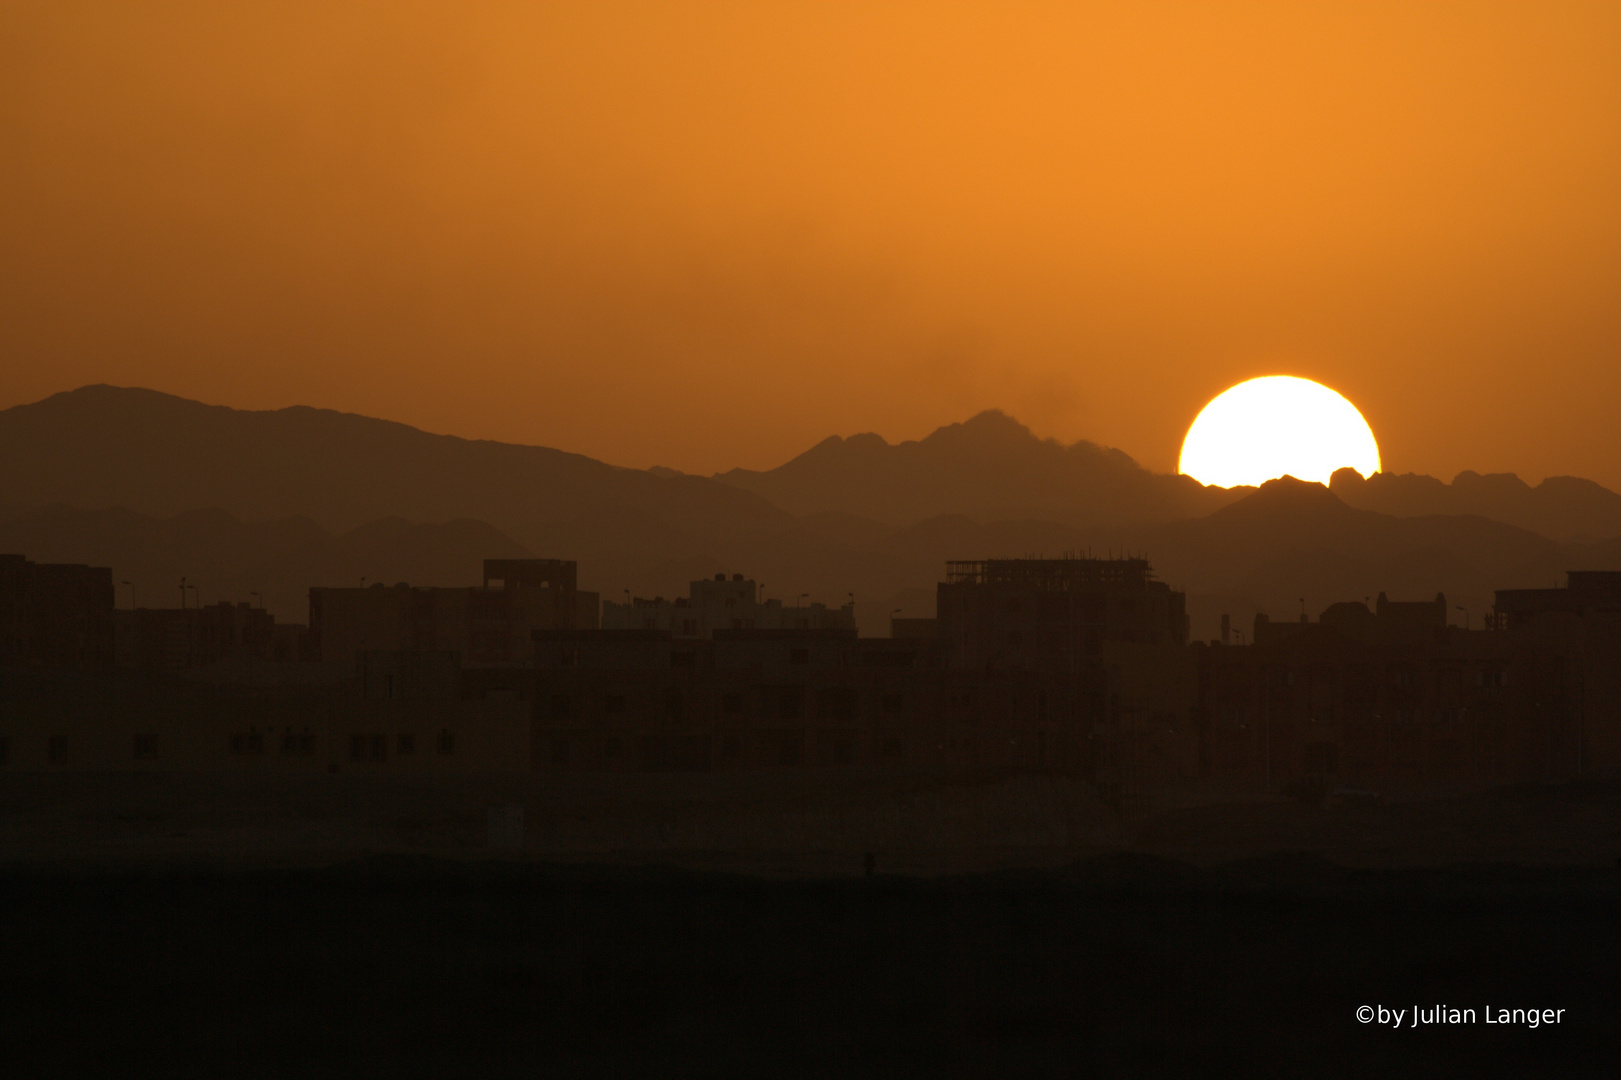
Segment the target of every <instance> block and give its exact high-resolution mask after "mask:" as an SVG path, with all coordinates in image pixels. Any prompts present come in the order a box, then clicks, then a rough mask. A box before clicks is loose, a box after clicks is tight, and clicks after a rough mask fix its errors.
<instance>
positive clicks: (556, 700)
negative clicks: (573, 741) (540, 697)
mask: <svg viewBox="0 0 1621 1080" xmlns="http://www.w3.org/2000/svg"><path fill="white" fill-rule="evenodd" d="M568 714H569V700H568V695H567V694H553V695H552V719H553V720H567V719H568Z"/></svg>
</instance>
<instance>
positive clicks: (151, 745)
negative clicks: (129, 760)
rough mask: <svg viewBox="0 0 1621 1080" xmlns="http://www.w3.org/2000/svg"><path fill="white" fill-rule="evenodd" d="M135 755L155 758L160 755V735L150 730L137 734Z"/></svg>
mask: <svg viewBox="0 0 1621 1080" xmlns="http://www.w3.org/2000/svg"><path fill="white" fill-rule="evenodd" d="M135 756H136V757H138V758H155V757H157V756H158V737H157V736H156V735H153V734H151V733H150V732H140V733H138V734H137V735H136V736H135Z"/></svg>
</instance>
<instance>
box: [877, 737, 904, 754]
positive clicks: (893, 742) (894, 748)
mask: <svg viewBox="0 0 1621 1080" xmlns="http://www.w3.org/2000/svg"><path fill="white" fill-rule="evenodd" d="M881 753H882V754H883V755H884V756H885V757H886V758H898V757H900V756H901V741H900V740H899V739H895V738H890V739H885V740H884V742H883V746H882V747H881Z"/></svg>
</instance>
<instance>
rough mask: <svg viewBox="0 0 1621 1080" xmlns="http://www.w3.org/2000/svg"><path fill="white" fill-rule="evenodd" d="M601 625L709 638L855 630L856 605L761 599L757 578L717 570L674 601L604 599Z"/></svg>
mask: <svg viewBox="0 0 1621 1080" xmlns="http://www.w3.org/2000/svg"><path fill="white" fill-rule="evenodd" d="M602 626H603V629H606V630H661V631H664V632H666V633H668V634H670V635H671V636H672V637H677V638H707V637H709V636H711V635H712V634H714V633H715V632H716V631H717V630H854V629H855V605H854V604H845V605H844V606H843V607H839V608H829V607H828V606H827V605H826V604H820V603H816V604H803V605H800V604H795V605H793V606H785V605H784V604H783V603H782V601H780V600H767V601H764V602H763V603H762V602H761V601H760V600H759V597H758V586H757V585H756V584H755V582H754V581H753V579H751V578H745V577H744V576H743V575H742V574H733V575H732V576H731V578H729V579H728V578H727V576H726V575H725V574H716V575H715V576H714V578H713V579H708V578H706V579H704V580H701V581H694V582H691V583H690V584H689V585H688V589H687V595H686V596H683V597H677V598H675V599H674V600H666V599H664V597H662V596H659V597H654V598H653V599H651V600H644V599H642V598H641V597H639V596H638V597H633V598H632V599H631V600H630V601H629V602H628V603H623V604H620V603H614V602H613V601H605V602H604V603H603V605H602Z"/></svg>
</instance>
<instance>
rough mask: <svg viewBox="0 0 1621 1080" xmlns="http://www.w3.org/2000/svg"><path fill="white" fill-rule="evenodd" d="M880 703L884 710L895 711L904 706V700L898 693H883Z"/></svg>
mask: <svg viewBox="0 0 1621 1080" xmlns="http://www.w3.org/2000/svg"><path fill="white" fill-rule="evenodd" d="M880 705H881V706H882V708H883V710H884V711H885V712H888V713H897V712H900V711H901V710H902V709H903V708H905V706H906V701H905V699H904V698H902V697H901V695H899V694H885V695H884V696H883V699H882V701H881V702H880Z"/></svg>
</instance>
